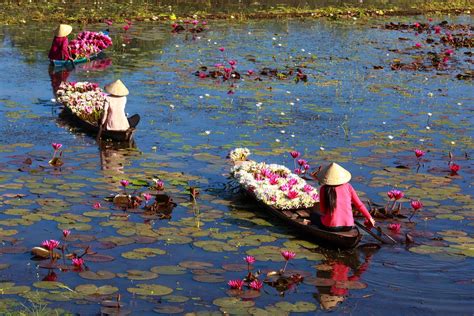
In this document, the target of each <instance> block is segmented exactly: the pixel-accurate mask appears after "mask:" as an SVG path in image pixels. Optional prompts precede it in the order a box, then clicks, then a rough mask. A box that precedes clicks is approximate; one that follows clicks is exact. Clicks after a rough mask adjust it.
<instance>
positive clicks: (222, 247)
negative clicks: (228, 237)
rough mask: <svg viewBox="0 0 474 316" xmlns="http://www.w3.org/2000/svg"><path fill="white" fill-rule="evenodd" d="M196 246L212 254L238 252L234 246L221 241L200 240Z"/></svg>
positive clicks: (195, 243)
mask: <svg viewBox="0 0 474 316" xmlns="http://www.w3.org/2000/svg"><path fill="white" fill-rule="evenodd" d="M193 245H194V246H196V247H200V248H202V249H204V250H206V251H211V252H223V251H235V250H237V249H236V248H235V247H234V246H231V245H229V244H228V243H225V242H222V241H219V240H200V241H196V242H194V243H193Z"/></svg>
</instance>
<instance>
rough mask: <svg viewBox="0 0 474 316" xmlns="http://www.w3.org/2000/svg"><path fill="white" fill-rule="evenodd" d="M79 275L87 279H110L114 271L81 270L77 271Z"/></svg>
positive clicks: (113, 275)
mask: <svg viewBox="0 0 474 316" xmlns="http://www.w3.org/2000/svg"><path fill="white" fill-rule="evenodd" d="M79 276H80V277H81V278H83V279H88V280H110V279H113V278H115V273H113V272H110V271H103V270H100V271H97V272H94V271H90V270H89V271H83V272H80V273H79Z"/></svg>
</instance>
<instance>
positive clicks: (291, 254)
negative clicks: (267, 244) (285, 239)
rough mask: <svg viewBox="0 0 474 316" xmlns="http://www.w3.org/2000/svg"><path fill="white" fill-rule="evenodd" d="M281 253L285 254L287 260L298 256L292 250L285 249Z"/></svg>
mask: <svg viewBox="0 0 474 316" xmlns="http://www.w3.org/2000/svg"><path fill="white" fill-rule="evenodd" d="M281 255H282V256H283V258H285V260H286V261H289V260H291V259H293V258H294V257H295V256H296V253H294V252H292V251H288V250H284V251H282V252H281Z"/></svg>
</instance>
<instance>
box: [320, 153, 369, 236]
mask: <svg viewBox="0 0 474 316" xmlns="http://www.w3.org/2000/svg"><path fill="white" fill-rule="evenodd" d="M350 179H351V174H350V172H349V171H347V170H346V169H344V168H343V167H341V166H340V165H338V164H337V163H334V162H333V163H331V164H330V165H329V166H327V167H325V168H324V169H322V170H321V171H320V172H319V174H318V180H319V182H320V183H321V184H322V186H321V187H320V188H319V203H320V204H319V206H320V211H321V216H320V217H319V218H318V216H317V215H316V216H312V221H313V223H314V222H316V224H317V225H318V226H320V227H321V228H323V229H325V230H329V231H349V230H351V229H352V228H353V226H354V217H353V215H352V205H354V206H355V208H356V209H357V210H358V211H359V212H361V213H362V214H363V215H364V216H365V218H366V219H367V220H366V222H365V225H366V226H368V227H369V228H371V227H374V225H375V221H374V219H373V218H372V216H370V214H369V212H368V211H367V208H366V207H365V205H364V203H362V202H361V201H360V199H359V197H358V196H357V193H356V191H355V190H354V188H353V187H352V185H350V183H349V180H350Z"/></svg>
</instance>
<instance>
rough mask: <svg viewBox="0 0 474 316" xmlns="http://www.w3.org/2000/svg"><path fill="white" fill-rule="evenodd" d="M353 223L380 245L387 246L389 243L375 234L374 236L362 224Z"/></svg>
mask: <svg viewBox="0 0 474 316" xmlns="http://www.w3.org/2000/svg"><path fill="white" fill-rule="evenodd" d="M354 223H355V224H356V225H357V226H359V227H360V228H361V229H362V230H363V231H365V232H366V233H367V234H369V235H370V236H372V237H374V238H375V239H377V240H378V241H380V242H381V243H382V244H389V242H387V241H386V240H385V239H383V238H381V237H380V236H378V235H377V234H375V233H374V232H372V231H371V230H370V229H368V228H367V227H365V225H364V224H361V223H359V222H358V221H356V220H354Z"/></svg>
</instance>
